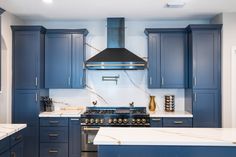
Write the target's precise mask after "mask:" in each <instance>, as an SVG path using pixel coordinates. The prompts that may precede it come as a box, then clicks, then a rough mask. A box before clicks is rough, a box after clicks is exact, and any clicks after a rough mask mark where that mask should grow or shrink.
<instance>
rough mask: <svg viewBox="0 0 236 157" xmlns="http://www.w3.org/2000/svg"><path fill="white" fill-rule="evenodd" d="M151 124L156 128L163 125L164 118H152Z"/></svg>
mask: <svg viewBox="0 0 236 157" xmlns="http://www.w3.org/2000/svg"><path fill="white" fill-rule="evenodd" d="M150 126H151V127H155V128H156V127H157V128H159V127H162V126H163V124H162V118H150Z"/></svg>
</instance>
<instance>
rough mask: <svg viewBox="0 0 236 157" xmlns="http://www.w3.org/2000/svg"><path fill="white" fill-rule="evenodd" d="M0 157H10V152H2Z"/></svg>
mask: <svg viewBox="0 0 236 157" xmlns="http://www.w3.org/2000/svg"><path fill="white" fill-rule="evenodd" d="M0 157H10V152H9V150H8V151H6V152H4V153H0Z"/></svg>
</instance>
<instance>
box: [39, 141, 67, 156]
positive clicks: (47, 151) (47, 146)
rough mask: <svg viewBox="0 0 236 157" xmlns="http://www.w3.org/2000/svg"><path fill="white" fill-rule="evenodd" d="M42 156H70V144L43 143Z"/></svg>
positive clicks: (41, 145) (41, 146)
mask: <svg viewBox="0 0 236 157" xmlns="http://www.w3.org/2000/svg"><path fill="white" fill-rule="evenodd" d="M40 157H68V144H67V143H41V144H40Z"/></svg>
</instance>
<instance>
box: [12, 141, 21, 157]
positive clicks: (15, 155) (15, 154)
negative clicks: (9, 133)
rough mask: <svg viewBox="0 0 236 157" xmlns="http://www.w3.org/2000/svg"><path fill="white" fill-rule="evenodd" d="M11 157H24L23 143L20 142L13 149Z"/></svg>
mask: <svg viewBox="0 0 236 157" xmlns="http://www.w3.org/2000/svg"><path fill="white" fill-rule="evenodd" d="M11 157H24V154H23V142H20V143H18V144H17V145H15V146H14V147H12V148H11Z"/></svg>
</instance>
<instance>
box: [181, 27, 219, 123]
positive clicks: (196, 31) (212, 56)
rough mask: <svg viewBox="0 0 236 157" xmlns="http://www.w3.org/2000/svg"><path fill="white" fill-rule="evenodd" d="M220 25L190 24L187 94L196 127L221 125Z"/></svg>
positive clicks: (187, 104) (189, 108)
mask: <svg viewBox="0 0 236 157" xmlns="http://www.w3.org/2000/svg"><path fill="white" fill-rule="evenodd" d="M221 28H222V25H190V26H188V27H187V31H188V40H189V41H188V45H189V56H188V60H189V83H188V89H187V90H185V95H186V100H187V101H186V108H188V111H190V112H192V113H193V127H221V103H220V102H221Z"/></svg>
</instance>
